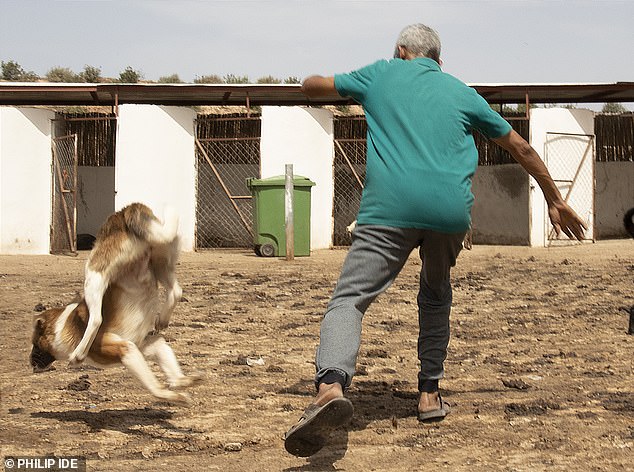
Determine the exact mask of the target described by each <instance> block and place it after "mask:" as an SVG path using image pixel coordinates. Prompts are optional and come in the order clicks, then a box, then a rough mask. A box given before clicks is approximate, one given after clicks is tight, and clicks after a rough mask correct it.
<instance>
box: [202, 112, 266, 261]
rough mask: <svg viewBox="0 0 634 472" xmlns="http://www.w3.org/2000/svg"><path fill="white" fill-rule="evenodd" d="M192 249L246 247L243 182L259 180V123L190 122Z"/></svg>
mask: <svg viewBox="0 0 634 472" xmlns="http://www.w3.org/2000/svg"><path fill="white" fill-rule="evenodd" d="M196 128H197V130H196V135H197V137H196V162H197V181H196V182H197V196H196V248H198V249H202V248H222V247H252V246H253V229H252V225H253V215H252V213H253V210H252V203H251V193H250V191H249V189H248V188H247V186H246V180H247V178H249V177H256V178H258V177H260V118H259V117H258V118H251V117H244V116H211V117H199V118H198V119H197V122H196Z"/></svg>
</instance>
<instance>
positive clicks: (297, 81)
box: [284, 75, 302, 84]
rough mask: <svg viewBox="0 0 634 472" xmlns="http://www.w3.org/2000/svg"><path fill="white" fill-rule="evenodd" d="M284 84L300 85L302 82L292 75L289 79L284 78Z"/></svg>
mask: <svg viewBox="0 0 634 472" xmlns="http://www.w3.org/2000/svg"><path fill="white" fill-rule="evenodd" d="M284 83H285V84H301V83H302V81H301V80H299V77H295V76H294V75H291V76H290V77H286V78H285V79H284Z"/></svg>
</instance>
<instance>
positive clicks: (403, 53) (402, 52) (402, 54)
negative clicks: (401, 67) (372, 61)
mask: <svg viewBox="0 0 634 472" xmlns="http://www.w3.org/2000/svg"><path fill="white" fill-rule="evenodd" d="M396 48H397V49H398V57H400V58H401V59H406V58H407V49H405V48H404V47H403V46H396Z"/></svg>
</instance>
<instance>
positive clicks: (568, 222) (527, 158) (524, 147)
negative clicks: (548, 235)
mask: <svg viewBox="0 0 634 472" xmlns="http://www.w3.org/2000/svg"><path fill="white" fill-rule="evenodd" d="M493 141H494V142H495V143H497V144H498V145H500V146H502V147H503V148H504V149H506V150H507V151H508V152H510V153H511V156H513V158H514V159H515V160H516V161H517V162H519V163H520V164H521V165H522V167H523V168H524V169H526V171H527V172H528V173H529V174H530V175H532V176H533V177H534V178H535V180H536V181H537V183H538V184H539V187H540V188H541V189H542V192H543V193H544V198H546V203H547V204H548V216H549V217H550V221H551V223H552V224H553V226H554V228H555V232H556V233H557V236H559V234H560V233H561V231H563V232H564V233H565V234H566V235H567V236H568V237H569V238H576V239H578V240H582V239H583V235H584V231H585V230H587V229H588V227H587V226H586V224H585V223H584V221H583V220H582V219H581V218H579V216H578V215H577V214H576V213H575V211H574V210H573V209H572V208H571V207H570V205H568V204H567V203H566V202H565V201H564V199H563V198H562V197H561V193H560V192H559V189H558V188H557V186H556V185H555V182H554V181H553V179H552V177H551V176H550V173H549V172H548V169H547V168H546V165H545V164H544V161H542V160H541V158H540V157H539V155H538V154H537V152H536V151H535V150H534V149H533V148H532V147H531V145H530V144H528V143H527V142H526V140H525V139H524V138H522V137H521V136H520V135H519V134H518V133H517V132H516V131H515V130H511V132H510V133H508V134H507V135H506V136H502V137H501V138H494V139H493Z"/></svg>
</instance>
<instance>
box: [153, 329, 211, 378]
mask: <svg viewBox="0 0 634 472" xmlns="http://www.w3.org/2000/svg"><path fill="white" fill-rule="evenodd" d="M142 349H143V354H144V355H145V356H146V357H147V358H148V359H152V360H155V361H156V363H157V364H158V365H159V367H160V368H161V370H162V371H163V372H164V373H165V376H166V377H167V381H168V383H169V386H170V388H184V387H189V386H191V385H194V384H196V383H198V382H199V381H200V380H202V375H201V374H191V375H187V376H186V375H184V374H183V371H182V370H181V367H180V365H179V364H178V360H177V359H176V356H175V355H174V351H173V350H172V348H171V347H169V345H168V344H167V343H166V342H165V339H163V337H161V336H150V337H149V338H148V339H147V340H146V342H145V344H144V345H143V348H142Z"/></svg>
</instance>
